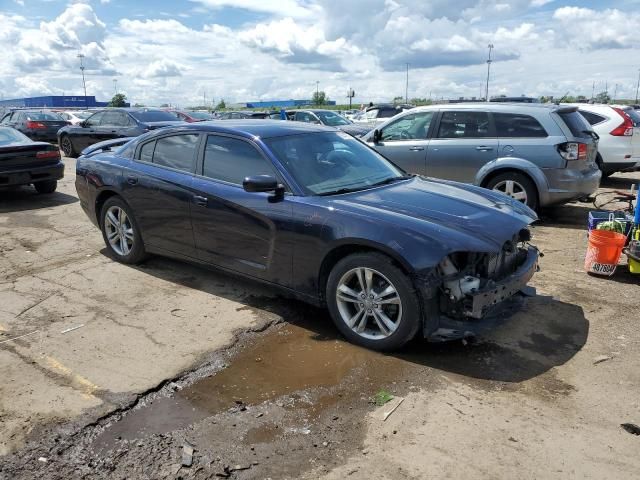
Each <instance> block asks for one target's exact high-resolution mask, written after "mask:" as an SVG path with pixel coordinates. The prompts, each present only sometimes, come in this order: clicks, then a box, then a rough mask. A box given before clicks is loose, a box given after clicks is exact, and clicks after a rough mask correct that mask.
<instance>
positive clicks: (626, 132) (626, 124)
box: [609, 107, 633, 137]
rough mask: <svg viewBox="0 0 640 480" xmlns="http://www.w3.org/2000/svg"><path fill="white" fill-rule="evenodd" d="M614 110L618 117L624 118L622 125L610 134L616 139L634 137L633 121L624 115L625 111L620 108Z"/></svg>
mask: <svg viewBox="0 0 640 480" xmlns="http://www.w3.org/2000/svg"><path fill="white" fill-rule="evenodd" d="M611 108H613V109H614V110H615V111H616V113H617V114H618V115H620V116H621V117H622V123H621V124H620V125H618V126H617V127H616V128H614V129H613V130H611V132H609V133H610V134H611V135H613V136H614V137H630V136H632V135H633V120H631V117H630V116H629V115H627V114H626V113H624V110H622V109H621V108H618V107H611Z"/></svg>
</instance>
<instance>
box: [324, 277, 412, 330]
mask: <svg viewBox="0 0 640 480" xmlns="http://www.w3.org/2000/svg"><path fill="white" fill-rule="evenodd" d="M336 303H337V306H338V311H339V312H340V317H341V318H342V321H344V323H345V324H346V325H347V326H348V327H349V328H350V329H351V330H353V331H354V332H355V333H356V334H358V335H360V336H361V337H364V338H368V339H372V340H379V339H382V338H386V337H389V336H390V335H392V334H393V333H394V332H395V331H396V330H397V328H398V326H399V325H400V322H401V320H402V300H401V299H400V295H399V294H398V291H397V289H396V287H395V286H394V285H393V284H392V283H391V282H390V281H389V279H388V278H387V277H385V276H384V275H382V274H381V273H380V272H378V271H377V270H374V269H372V268H364V267H360V268H354V269H352V270H349V271H348V272H346V273H345V274H344V275H343V276H342V278H340V281H339V282H338V288H337V290H336Z"/></svg>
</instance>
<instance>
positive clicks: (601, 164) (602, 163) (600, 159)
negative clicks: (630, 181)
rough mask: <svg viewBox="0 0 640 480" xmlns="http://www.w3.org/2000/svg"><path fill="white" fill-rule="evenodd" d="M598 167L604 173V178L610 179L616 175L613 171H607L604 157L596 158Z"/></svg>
mask: <svg viewBox="0 0 640 480" xmlns="http://www.w3.org/2000/svg"><path fill="white" fill-rule="evenodd" d="M596 165H598V168H599V169H600V171H601V172H602V178H609V177H610V176H611V175H613V174H614V173H615V172H613V171H611V170H606V169H605V168H604V162H603V161H602V157H601V156H600V154H598V156H597V157H596Z"/></svg>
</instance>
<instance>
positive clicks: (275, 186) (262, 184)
mask: <svg viewBox="0 0 640 480" xmlns="http://www.w3.org/2000/svg"><path fill="white" fill-rule="evenodd" d="M242 188H244V191H245V192H273V193H274V195H275V196H276V198H281V197H282V196H284V186H282V185H281V184H280V183H278V180H276V177H274V176H273V175H254V176H251V177H246V178H245V179H244V181H243V182H242Z"/></svg>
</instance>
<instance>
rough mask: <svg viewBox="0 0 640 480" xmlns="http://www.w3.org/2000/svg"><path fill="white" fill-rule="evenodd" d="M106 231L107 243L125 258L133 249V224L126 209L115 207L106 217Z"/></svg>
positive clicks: (109, 210)
mask: <svg viewBox="0 0 640 480" xmlns="http://www.w3.org/2000/svg"><path fill="white" fill-rule="evenodd" d="M104 229H105V233H106V236H107V241H108V242H109V245H111V248H112V249H113V251H114V252H116V253H117V254H118V255H120V256H122V257H124V256H127V255H129V253H130V252H131V249H132V248H133V242H134V238H135V236H134V234H133V224H132V223H131V219H130V218H129V216H128V215H127V212H125V211H124V209H122V208H120V207H118V206H117V205H113V206H111V207H109V209H108V210H107V213H106V214H105V216H104Z"/></svg>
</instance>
